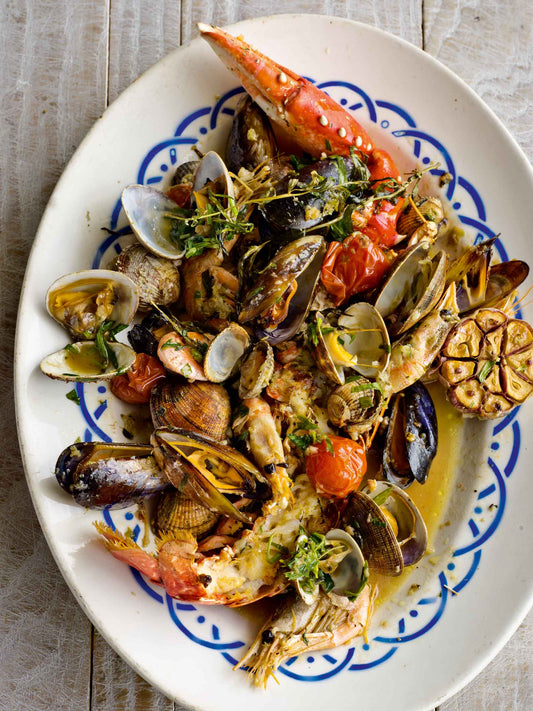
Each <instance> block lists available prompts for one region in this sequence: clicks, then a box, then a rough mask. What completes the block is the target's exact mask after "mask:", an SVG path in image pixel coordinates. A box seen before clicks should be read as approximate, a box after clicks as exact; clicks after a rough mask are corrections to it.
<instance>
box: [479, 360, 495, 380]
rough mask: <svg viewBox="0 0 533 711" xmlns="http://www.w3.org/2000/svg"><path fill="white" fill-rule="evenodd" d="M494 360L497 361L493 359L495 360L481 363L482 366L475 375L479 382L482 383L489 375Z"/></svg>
mask: <svg viewBox="0 0 533 711" xmlns="http://www.w3.org/2000/svg"><path fill="white" fill-rule="evenodd" d="M496 362H497V361H495V360H488V361H486V362H485V363H483V366H482V368H481V370H480V371H479V374H478V376H477V379H478V380H479V382H480V383H484V382H485V380H486V379H487V378H488V377H489V375H490V374H491V372H492V369H493V368H494V366H495V365H496Z"/></svg>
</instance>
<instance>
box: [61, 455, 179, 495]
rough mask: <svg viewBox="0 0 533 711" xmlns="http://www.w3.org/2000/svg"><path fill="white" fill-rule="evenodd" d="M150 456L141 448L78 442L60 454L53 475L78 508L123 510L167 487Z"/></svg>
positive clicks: (161, 473) (164, 478)
mask: <svg viewBox="0 0 533 711" xmlns="http://www.w3.org/2000/svg"><path fill="white" fill-rule="evenodd" d="M151 452H152V448H151V447H149V446H146V445H141V444H106V443H105V442H80V443H76V444H72V445H70V447H67V448H66V449H64V450H63V451H62V452H61V454H60V455H59V458H58V460H57V463H56V468H55V475H56V478H57V481H58V482H59V484H60V486H61V487H62V488H63V489H64V490H65V491H67V492H68V493H69V494H70V495H71V496H72V497H73V499H74V501H75V502H76V503H77V504H79V505H80V506H85V507H86V508H90V509H106V508H111V507H113V508H117V509H120V508H125V507H126V506H130V505H131V504H134V503H136V502H138V501H141V500H142V499H144V498H145V497H147V496H150V495H151V494H155V493H157V492H159V491H162V490H163V489H167V488H168V487H169V486H170V482H169V481H168V479H167V478H166V476H165V475H164V474H163V472H162V471H161V470H160V469H159V467H158V466H157V464H156V462H155V459H154V458H153V457H152V456H151Z"/></svg>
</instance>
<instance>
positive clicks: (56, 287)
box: [46, 269, 139, 341]
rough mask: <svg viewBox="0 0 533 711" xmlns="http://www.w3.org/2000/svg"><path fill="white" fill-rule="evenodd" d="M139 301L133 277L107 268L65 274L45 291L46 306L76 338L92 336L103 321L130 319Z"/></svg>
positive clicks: (55, 318) (125, 322)
mask: <svg viewBox="0 0 533 711" xmlns="http://www.w3.org/2000/svg"><path fill="white" fill-rule="evenodd" d="M138 305H139V296H138V290H137V287H136V285H135V284H134V283H133V281H132V280H131V279H130V278H129V277H128V276H126V275H125V274H120V273H118V272H114V271H111V270H109V269H86V270H85V271H81V272H73V273H72V274H65V275H64V276H61V277H59V279H56V280H55V281H54V283H53V284H52V285H51V286H50V288H49V289H48V291H47V293H46V310H47V311H48V313H49V314H50V316H51V317H52V318H53V319H54V320H55V321H57V322H58V323H60V324H61V325H62V326H64V327H65V328H66V329H67V330H68V332H69V333H70V335H71V336H72V337H73V338H74V339H75V340H86V341H87V340H92V339H93V338H94V337H95V336H96V332H97V331H98V328H99V326H101V325H102V324H103V323H104V321H115V323H117V324H118V323H124V324H129V323H131V321H132V320H133V317H134V316H135V312H136V311H137V307H138Z"/></svg>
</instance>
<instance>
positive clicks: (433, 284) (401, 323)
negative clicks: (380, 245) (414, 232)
mask: <svg viewBox="0 0 533 711" xmlns="http://www.w3.org/2000/svg"><path fill="white" fill-rule="evenodd" d="M429 248H430V243H429V242H428V241H427V240H423V241H422V242H419V243H417V244H415V245H414V246H413V247H411V248H410V249H408V250H407V251H406V252H405V253H404V254H402V256H401V257H400V258H399V259H398V260H397V261H396V262H395V264H394V266H393V268H392V271H391V273H390V275H389V277H388V278H387V280H386V281H385V284H384V286H383V287H382V289H381V291H380V293H379V295H378V298H377V299H376V301H375V304H374V305H375V307H376V309H377V310H378V311H379V313H380V314H381V316H382V317H383V318H384V319H385V321H386V323H387V328H388V330H389V333H390V334H391V335H393V336H396V335H399V334H401V333H404V332H405V331H407V330H409V329H410V328H411V327H412V326H414V325H415V323H418V321H420V320H421V319H422V318H423V317H424V316H425V315H426V314H428V313H429V312H430V311H431V310H432V309H433V308H434V307H435V305H436V304H437V302H438V300H439V299H440V297H441V296H442V293H443V291H444V285H445V282H446V254H445V252H444V251H440V252H438V253H437V254H436V255H434V256H433V257H430V256H429Z"/></svg>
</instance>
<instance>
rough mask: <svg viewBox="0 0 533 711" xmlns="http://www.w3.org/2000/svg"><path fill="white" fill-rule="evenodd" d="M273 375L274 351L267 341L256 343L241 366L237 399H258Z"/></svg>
mask: <svg viewBox="0 0 533 711" xmlns="http://www.w3.org/2000/svg"><path fill="white" fill-rule="evenodd" d="M273 373H274V351H273V350H272V346H271V345H270V344H269V343H267V341H258V342H257V343H256V344H255V345H254V346H253V347H252V348H251V349H250V350H249V352H248V353H247V355H246V356H245V358H244V360H243V362H242V364H241V377H240V380H239V397H240V399H241V400H246V399H248V398H253V397H259V395H261V393H262V392H263V390H264V389H265V388H266V386H267V385H268V384H269V382H270V379H271V378H272V375H273Z"/></svg>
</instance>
